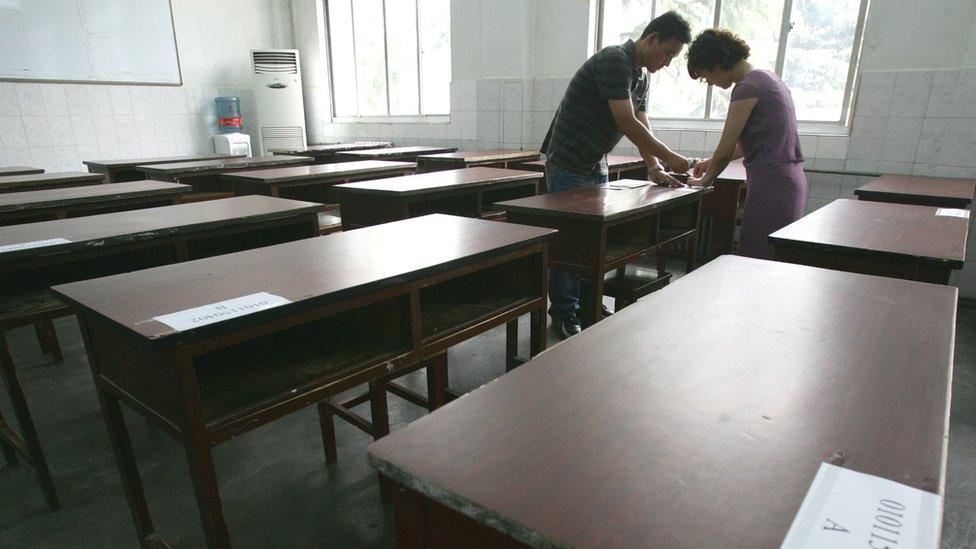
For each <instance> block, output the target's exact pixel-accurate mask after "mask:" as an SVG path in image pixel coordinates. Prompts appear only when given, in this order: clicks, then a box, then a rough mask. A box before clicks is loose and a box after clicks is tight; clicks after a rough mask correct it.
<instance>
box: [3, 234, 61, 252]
mask: <svg viewBox="0 0 976 549" xmlns="http://www.w3.org/2000/svg"><path fill="white" fill-rule="evenodd" d="M70 243H71V241H70V240H68V239H67V238H49V239H47V240H35V241H33V242H21V243H20V244H7V245H6V246H0V254H2V253H4V252H16V251H17V250H29V249H31V248H43V247H45V246H56V245H58V244H70Z"/></svg>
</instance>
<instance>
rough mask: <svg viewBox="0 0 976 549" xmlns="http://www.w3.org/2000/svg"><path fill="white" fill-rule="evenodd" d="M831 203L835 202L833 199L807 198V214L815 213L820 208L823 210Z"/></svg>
mask: <svg viewBox="0 0 976 549" xmlns="http://www.w3.org/2000/svg"><path fill="white" fill-rule="evenodd" d="M831 202H833V199H831V200H827V199H821V198H807V208H806V213H808V214H809V213H811V212H815V211H817V210H819V209H820V208H823V207H824V206H826V205H827V204H830V203H831Z"/></svg>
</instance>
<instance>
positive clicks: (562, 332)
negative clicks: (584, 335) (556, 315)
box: [552, 315, 583, 339]
mask: <svg viewBox="0 0 976 549" xmlns="http://www.w3.org/2000/svg"><path fill="white" fill-rule="evenodd" d="M552 324H553V327H555V328H556V333H557V334H559V339H567V338H569V337H570V336H574V335H576V334H578V333H580V332H582V331H583V328H582V327H580V321H579V319H578V318H576V315H573V316H567V317H564V318H560V319H559V320H554V321H553V322H552Z"/></svg>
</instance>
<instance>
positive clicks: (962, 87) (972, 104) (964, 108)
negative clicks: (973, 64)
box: [955, 69, 976, 118]
mask: <svg viewBox="0 0 976 549" xmlns="http://www.w3.org/2000/svg"><path fill="white" fill-rule="evenodd" d="M957 86H958V87H957V88H956V108H957V111H956V114H955V116H961V117H966V118H976V69H963V70H961V71H959V81H958V84H957Z"/></svg>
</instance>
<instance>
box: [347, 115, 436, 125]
mask: <svg viewBox="0 0 976 549" xmlns="http://www.w3.org/2000/svg"><path fill="white" fill-rule="evenodd" d="M332 123H333V124H450V123H451V115H449V114H436V115H429V116H333V117H332Z"/></svg>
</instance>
